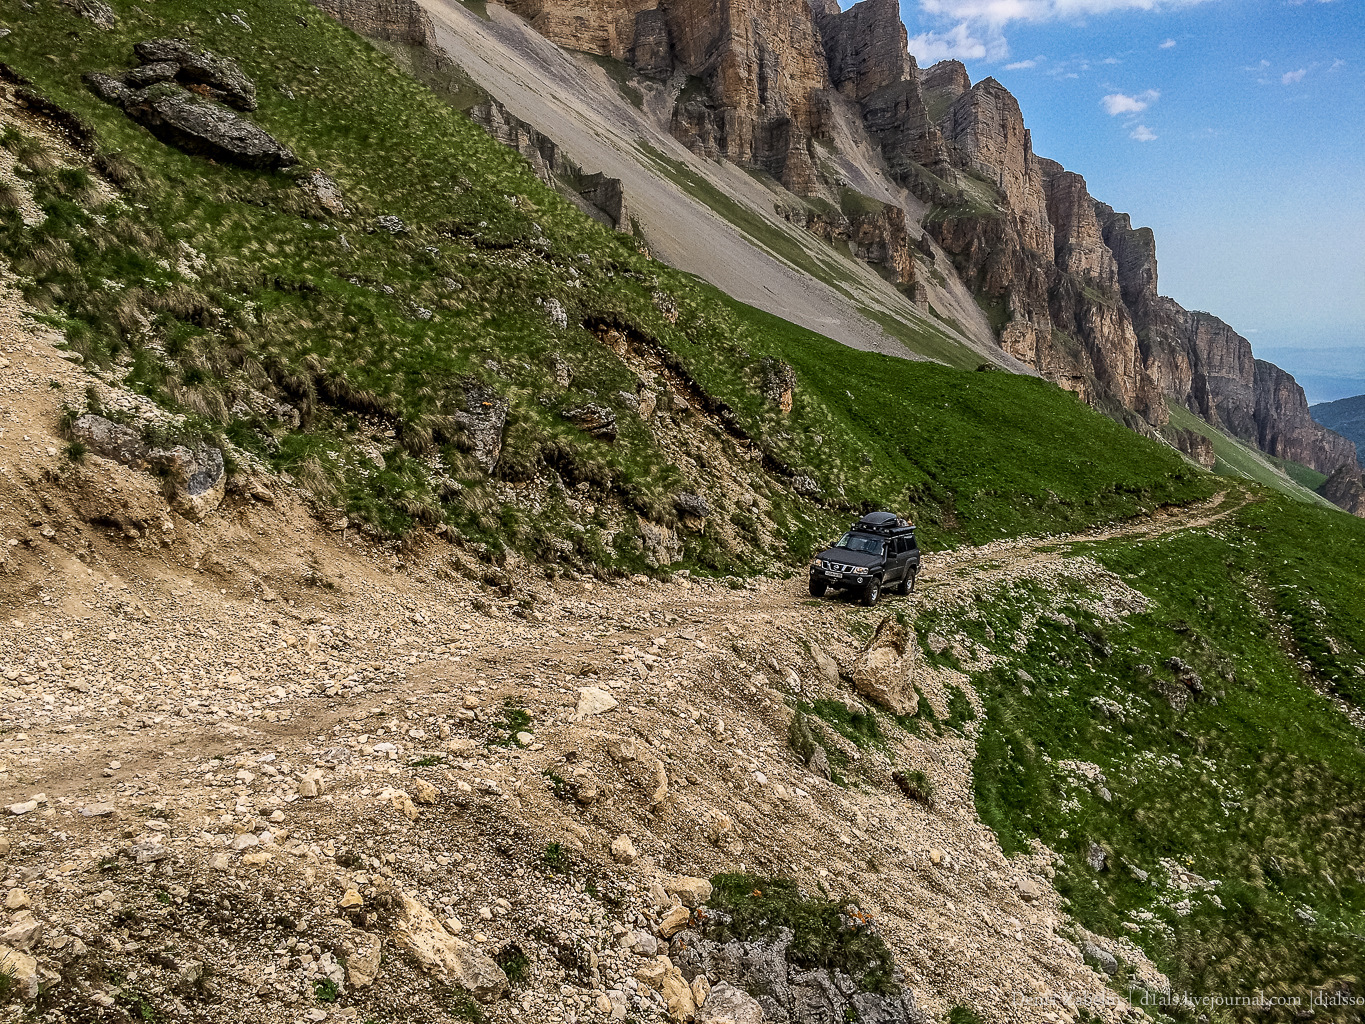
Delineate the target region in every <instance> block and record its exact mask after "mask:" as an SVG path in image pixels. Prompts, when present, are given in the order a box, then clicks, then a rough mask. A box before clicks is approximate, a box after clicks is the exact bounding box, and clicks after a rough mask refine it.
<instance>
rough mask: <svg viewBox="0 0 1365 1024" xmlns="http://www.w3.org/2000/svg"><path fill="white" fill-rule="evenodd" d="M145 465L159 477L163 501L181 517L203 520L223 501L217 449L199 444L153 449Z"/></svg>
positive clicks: (223, 475) (224, 481)
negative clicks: (163, 493)
mask: <svg viewBox="0 0 1365 1024" xmlns="http://www.w3.org/2000/svg"><path fill="white" fill-rule="evenodd" d="M147 462H148V464H149V465H151V466H152V468H154V469H155V470H157V471H158V472H159V473H161V475H162V478H163V480H164V487H163V490H164V492H165V495H166V500H167V501H168V502H169V503H170V505H171V507H172V508H174V509H175V510H176V511H177V512H179V513H180V514H181V515H183V516H185V517H186V518H189V519H203V518H204V517H205V516H206V515H208V514H209V513H210V512H212V511H213V510H214V509H216V508H217V507H218V506H219V505H220V504H221V503H222V501H223V494H224V491H225V488H226V485H227V473H226V471H225V468H224V465H223V452H222V449H220V448H215V447H213V446H212V445H209V444H205V443H204V442H202V441H198V442H194V443H192V444H178V445H175V446H174V447H172V448H155V449H153V450H152V451H150V452H148V453H147Z"/></svg>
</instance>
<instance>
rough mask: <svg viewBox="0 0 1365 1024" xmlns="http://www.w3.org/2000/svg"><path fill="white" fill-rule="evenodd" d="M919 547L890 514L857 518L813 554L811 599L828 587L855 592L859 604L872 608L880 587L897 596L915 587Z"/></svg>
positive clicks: (911, 528) (911, 530) (911, 533)
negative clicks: (832, 542)
mask: <svg viewBox="0 0 1365 1024" xmlns="http://www.w3.org/2000/svg"><path fill="white" fill-rule="evenodd" d="M918 575H919V545H918V544H916V543H915V528H914V526H912V525H911V524H909V523H907V522H906V521H905V520H904V519H901V518H900V517H899V516H897V515H895V514H894V513H891V512H873V513H872V514H871V515H866V516H863V517H862V518H861V519H859V520H858V521H857V522H856V523H854V524H853V525H852V526H851V527H849V531H848V533H846V534H844V535H843V536H842V537H840V538H839V540H838V541H837V542H836V543H834V544H833V545H831V546H830V547H828V548H826V549H825V550H824V551H821V552H820V553H819V554H818V555H816V556H815V560H814V561H813V562H811V566H810V594H811V597H824V596H825V591H826V590H828V589H829V588H830V587H839V588H841V589H843V590H856V591H858V592H859V596H860V597H861V598H862V602H863V604H866V605H873V604H876V603H877V598H879V597H881V594H882V588H883V587H889V586H892V585H893V584H894V585H895V587H896V592H897V593H899V594H908V593H910V591H912V590H914V589H915V577H916V576H918Z"/></svg>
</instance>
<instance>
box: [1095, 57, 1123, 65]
mask: <svg viewBox="0 0 1365 1024" xmlns="http://www.w3.org/2000/svg"><path fill="white" fill-rule="evenodd" d="M1100 63H1101V64H1122V63H1123V61H1121V60H1119V59H1118V58H1117V57H1105V58H1104V60H1102V61H1100Z"/></svg>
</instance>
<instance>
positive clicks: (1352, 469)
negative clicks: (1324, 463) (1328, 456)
mask: <svg viewBox="0 0 1365 1024" xmlns="http://www.w3.org/2000/svg"><path fill="white" fill-rule="evenodd" d="M1318 493H1319V494H1321V495H1322V496H1323V497H1324V498H1326V499H1327V500H1328V501H1330V502H1331V503H1332V504H1333V505H1336V506H1338V507H1339V508H1343V509H1345V510H1346V511H1347V512H1349V513H1351V515H1353V516H1360V518H1362V519H1365V476H1362V474H1361V472H1360V467H1359V466H1342V467H1341V468H1339V469H1338V470H1337V471H1336V472H1334V473H1333V474H1332V475H1331V476H1329V477H1328V478H1327V479H1326V480H1325V481H1323V484H1322V486H1321V487H1319V488H1318Z"/></svg>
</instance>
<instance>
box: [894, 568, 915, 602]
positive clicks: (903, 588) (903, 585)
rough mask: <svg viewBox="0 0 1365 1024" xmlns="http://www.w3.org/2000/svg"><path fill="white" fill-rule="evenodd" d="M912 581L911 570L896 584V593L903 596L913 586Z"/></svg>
mask: <svg viewBox="0 0 1365 1024" xmlns="http://www.w3.org/2000/svg"><path fill="white" fill-rule="evenodd" d="M914 583H915V575H914V572H913V571H911V572H907V573H906V574H905V578H904V579H903V580H901V581H900V582H899V583H897V584H896V593H898V594H900V595H901V596H902V597H903V596H905V595H906V594H908V593H910V588H911V587H913V586H914Z"/></svg>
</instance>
